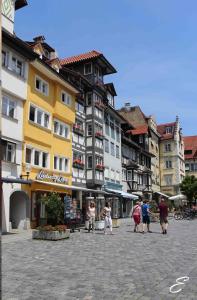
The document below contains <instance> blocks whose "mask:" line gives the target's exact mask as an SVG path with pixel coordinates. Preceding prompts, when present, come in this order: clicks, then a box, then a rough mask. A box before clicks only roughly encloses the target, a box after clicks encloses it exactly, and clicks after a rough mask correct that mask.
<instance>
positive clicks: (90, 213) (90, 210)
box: [88, 202, 95, 233]
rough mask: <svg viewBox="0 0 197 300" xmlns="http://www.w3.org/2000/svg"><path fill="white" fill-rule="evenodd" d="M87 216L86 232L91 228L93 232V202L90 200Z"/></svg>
mask: <svg viewBox="0 0 197 300" xmlns="http://www.w3.org/2000/svg"><path fill="white" fill-rule="evenodd" d="M88 217H89V226H88V232H90V230H91V229H92V232H93V233H94V230H95V204H94V202H90V206H89V207H88Z"/></svg>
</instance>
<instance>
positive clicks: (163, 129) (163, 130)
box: [157, 122, 176, 140]
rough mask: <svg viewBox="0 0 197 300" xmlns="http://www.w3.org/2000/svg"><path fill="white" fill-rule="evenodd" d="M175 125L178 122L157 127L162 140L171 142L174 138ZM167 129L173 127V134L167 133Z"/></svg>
mask: <svg viewBox="0 0 197 300" xmlns="http://www.w3.org/2000/svg"><path fill="white" fill-rule="evenodd" d="M175 125H176V122H171V123H165V124H160V125H157V131H158V132H159V134H160V135H161V140H169V139H172V138H173V136H174V128H175ZM166 127H172V133H166Z"/></svg>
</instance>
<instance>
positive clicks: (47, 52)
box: [44, 49, 50, 59]
mask: <svg viewBox="0 0 197 300" xmlns="http://www.w3.org/2000/svg"><path fill="white" fill-rule="evenodd" d="M44 56H45V57H47V58H48V59H50V53H49V51H48V50H46V49H45V50H44Z"/></svg>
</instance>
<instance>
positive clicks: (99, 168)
mask: <svg viewBox="0 0 197 300" xmlns="http://www.w3.org/2000/svg"><path fill="white" fill-rule="evenodd" d="M95 168H96V170H99V171H103V170H104V169H105V167H104V165H101V164H97V165H96V167H95Z"/></svg>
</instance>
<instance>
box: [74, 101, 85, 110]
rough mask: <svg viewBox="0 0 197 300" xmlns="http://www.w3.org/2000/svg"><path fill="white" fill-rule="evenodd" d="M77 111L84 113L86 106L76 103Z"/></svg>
mask: <svg viewBox="0 0 197 300" xmlns="http://www.w3.org/2000/svg"><path fill="white" fill-rule="evenodd" d="M75 110H76V111H77V112H80V113H84V106H83V105H82V104H81V103H79V102H77V101H76V102H75Z"/></svg>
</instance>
